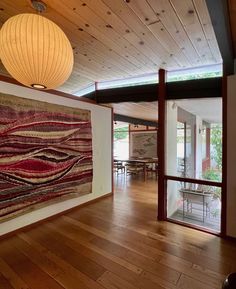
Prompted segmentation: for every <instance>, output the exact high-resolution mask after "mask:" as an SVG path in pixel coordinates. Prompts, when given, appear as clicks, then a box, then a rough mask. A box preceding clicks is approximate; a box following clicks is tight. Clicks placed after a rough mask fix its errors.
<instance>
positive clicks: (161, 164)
mask: <svg viewBox="0 0 236 289" xmlns="http://www.w3.org/2000/svg"><path fill="white" fill-rule="evenodd" d="M165 99H166V71H165V70H164V69H160V70H159V85H158V148H157V156H158V214H157V218H158V220H159V221H163V220H165V219H166V209H167V207H166V206H167V202H166V193H167V192H166V185H165V179H164V176H165V114H166V113H165V112H166V107H165Z"/></svg>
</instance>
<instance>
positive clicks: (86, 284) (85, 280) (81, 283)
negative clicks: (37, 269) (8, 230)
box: [19, 233, 103, 289]
mask: <svg viewBox="0 0 236 289" xmlns="http://www.w3.org/2000/svg"><path fill="white" fill-rule="evenodd" d="M19 237H20V238H21V239H22V240H24V241H25V242H26V243H28V244H29V245H30V246H31V247H32V248H34V250H36V251H37V252H39V253H40V254H43V256H44V257H45V258H47V259H48V260H50V261H51V262H53V263H55V264H57V266H58V267H60V268H61V269H62V270H63V272H65V274H66V277H67V278H71V279H72V280H73V282H74V284H76V286H77V288H78V289H80V288H83V289H85V288H90V289H103V287H102V286H100V285H99V284H98V283H97V282H95V281H94V280H93V279H91V278H89V277H88V276H87V275H85V274H83V273H82V272H80V271H79V270H77V269H76V268H74V267H73V266H72V265H70V264H69V263H67V262H66V261H65V260H64V259H62V258H60V257H59V256H57V255H56V254H54V253H52V252H51V251H48V250H47V249H46V248H45V247H43V246H42V245H41V244H39V243H38V242H37V241H35V240H33V239H32V238H31V237H29V236H28V235H27V234H25V233H21V234H19ZM69 288H73V286H72V287H71V286H70V287H69Z"/></svg>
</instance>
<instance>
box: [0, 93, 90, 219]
mask: <svg viewBox="0 0 236 289" xmlns="http://www.w3.org/2000/svg"><path fill="white" fill-rule="evenodd" d="M92 175H93V171H92V134H91V116H90V111H88V110H83V109H76V108H69V107H66V106H60V105H55V104H49V103H45V102H40V101H34V100H29V99H24V98H19V97H15V96H12V95H3V94H0V219H1V220H3V219H5V218H8V217H13V216H15V215H16V214H19V213H22V212H26V211H28V210H30V209H31V210H32V209H33V208H35V206H36V205H37V206H42V205H45V204H48V203H51V202H55V201H59V200H62V199H66V198H70V197H77V196H81V195H84V194H88V193H91V190H92Z"/></svg>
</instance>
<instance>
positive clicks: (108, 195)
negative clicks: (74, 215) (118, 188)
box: [0, 192, 113, 240]
mask: <svg viewBox="0 0 236 289" xmlns="http://www.w3.org/2000/svg"><path fill="white" fill-rule="evenodd" d="M112 195H113V192H111V193H107V194H105V195H102V196H100V197H98V198H95V199H92V200H90V201H88V202H85V203H83V204H80V205H77V206H75V207H73V208H70V209H67V210H65V211H62V212H59V213H56V214H55V215H52V216H49V217H47V218H45V219H42V220H38V221H36V222H34V223H32V224H29V225H26V226H23V227H21V228H18V229H16V230H13V231H11V232H8V233H6V234H3V235H1V236H0V240H3V239H6V238H10V237H12V236H14V235H16V234H19V233H22V232H24V231H27V230H30V229H32V228H34V227H37V226H38V225H40V224H42V223H44V222H47V221H50V220H52V219H55V218H58V217H60V216H62V215H64V214H68V213H70V212H72V211H74V210H76V209H78V208H82V207H85V206H88V205H90V204H93V203H96V202H98V201H100V200H102V199H104V198H107V197H110V196H112Z"/></svg>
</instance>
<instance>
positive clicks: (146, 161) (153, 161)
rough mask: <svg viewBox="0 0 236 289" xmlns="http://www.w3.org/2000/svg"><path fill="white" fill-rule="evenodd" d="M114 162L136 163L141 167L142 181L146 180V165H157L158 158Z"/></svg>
mask: <svg viewBox="0 0 236 289" xmlns="http://www.w3.org/2000/svg"><path fill="white" fill-rule="evenodd" d="M114 161H118V162H122V163H138V164H142V165H143V174H144V181H145V182H146V180H147V165H151V164H157V163H158V158H127V159H120V158H119V159H117V158H116V159H114Z"/></svg>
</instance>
